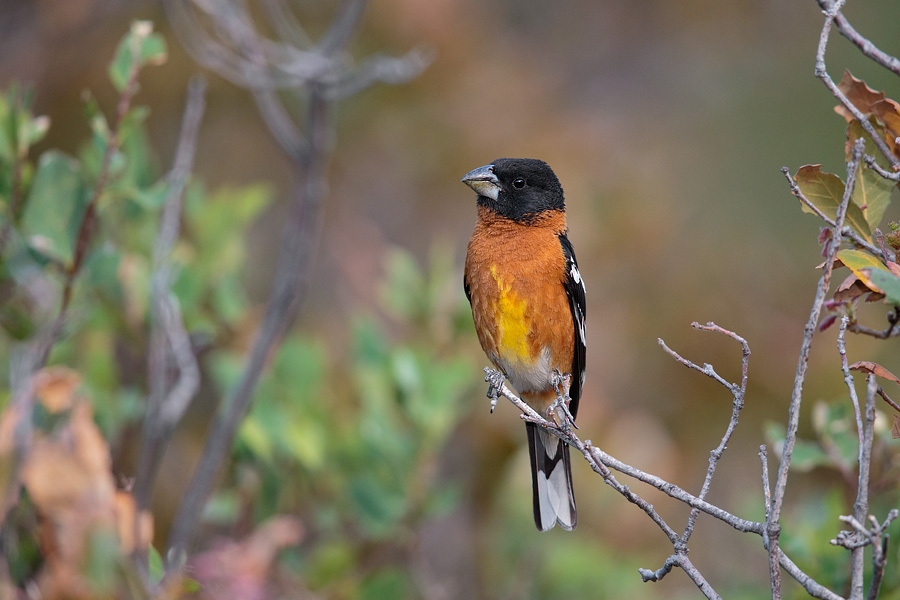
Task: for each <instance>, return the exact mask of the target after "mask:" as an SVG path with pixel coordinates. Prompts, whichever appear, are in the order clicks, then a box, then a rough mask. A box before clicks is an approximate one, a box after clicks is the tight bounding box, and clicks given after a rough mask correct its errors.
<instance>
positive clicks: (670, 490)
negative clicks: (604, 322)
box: [498, 383, 765, 543]
mask: <svg viewBox="0 0 900 600" xmlns="http://www.w3.org/2000/svg"><path fill="white" fill-rule="evenodd" d="M498 391H499V394H500V395H501V396H503V397H504V398H506V399H507V400H509V401H510V402H512V403H513V404H514V405H515V406H516V407H517V408H518V409H519V410H521V411H522V413H523V414H522V415H521V416H522V419H523V420H524V421H528V422H531V423H535V424H537V425H540V426H541V427H543V428H545V429H547V430H548V431H550V432H551V433H553V434H554V435H556V436H557V437H559V438H560V439H561V440H563V441H564V442H566V443H567V444H569V445H570V446H572V447H573V448H575V449H576V450H578V451H579V452H581V453H582V454H583V455H584V457H585V458H586V459H587V461H588V464H589V465H590V466H591V468H592V469H593V470H594V471H595V472H596V473H598V474H599V475H601V476H602V477H604V479H606V478H607V477H610V475H609V469H613V470H615V471H618V472H620V473H622V474H624V475H627V476H629V477H631V478H632V479H637V480H638V481H642V482H644V483H646V484H648V485H650V486H652V487H654V488H656V489H658V490H659V491H661V492H663V493H664V494H666V495H667V496H670V497H671V498H674V499H676V500H679V501H681V502H683V503H685V504H687V505H688V506H691V507H695V508H699V509H700V510H701V511H702V512H705V513H707V514H709V515H711V516H713V517H715V518H717V519H719V520H720V521H723V522H724V523H727V524H728V525H730V526H731V527H733V528H734V529H737V530H738V531H743V532H752V533H757V534H760V535H761V534H762V531H763V529H764V527H765V524H764V523H760V522H758V521H748V520H747V519H741V518H740V517H737V516H735V515H733V514H731V513H729V512H728V511H726V510H724V509H722V508H719V507H718V506H715V505H713V504H710V503H709V502H706V501H705V500H701V499H700V498H698V497H696V496H694V495H692V494H690V493H689V492H686V491H685V490H683V489H682V488H680V487H678V486H677V485H675V484H673V483H669V482H668V481H666V480H664V479H662V478H661V477H657V476H656V475H652V474H650V473H646V472H644V471H642V470H640V469H637V468H635V467H632V466H631V465H628V464H626V463H623V462H622V461H620V460H618V459H616V458H614V457H613V456H610V455H609V454H607V453H606V452H604V451H603V450H601V449H600V448H597V447H596V446H594V445H592V444H591V441H590V440H584V441H582V440H581V439H580V438H579V437H578V436H577V435H576V434H575V432H574V430H573V429H571V428H565V427H563V426H561V425H559V424H557V423H556V422H555V421H551V420H548V419H545V418H544V417H543V416H541V415H540V414H539V413H538V412H537V411H535V410H534V409H533V408H531V407H530V406H528V404H526V403H525V402H524V401H523V400H522V399H521V398H519V397H518V396H517V395H516V394H515V393H514V392H513V391H512V390H511V389H510V388H509V386H507V385H506V384H505V383H503V384H502V385H501V387H500V389H499V390H498ZM607 483H610V482H609V481H607ZM616 483H617V482H616ZM610 485H612V487H613V488H615V489H616V490H617V491H619V492H620V493H623V494H624V493H626V492H627V493H633V492H631V491H630V490H629V489H628V487H627V486H620V487H616V485H613V484H612V483H610ZM623 490H624V492H623ZM629 500H631V501H633V500H632V499H631V498H629ZM641 508H642V509H644V510H645V512H648V514H650V512H649V511H652V512H653V513H654V514H655V511H653V507H652V505H646V506H641ZM666 535H667V537H668V538H669V539H670V541H672V542H673V543H675V542H677V541H679V540H680V536H679V535H678V534H676V533H675V532H674V531H672V530H671V529H669V530H668V531H667V534H666Z"/></svg>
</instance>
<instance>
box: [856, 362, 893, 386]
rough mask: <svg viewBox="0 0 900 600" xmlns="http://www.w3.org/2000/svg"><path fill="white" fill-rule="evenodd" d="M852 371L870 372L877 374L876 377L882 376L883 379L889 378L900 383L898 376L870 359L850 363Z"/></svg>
mask: <svg viewBox="0 0 900 600" xmlns="http://www.w3.org/2000/svg"><path fill="white" fill-rule="evenodd" d="M850 370H851V371H862V372H863V373H870V374H872V375H875V376H876V377H881V378H882V379H887V380H889V381H893V382H895V383H900V378H897V376H896V375H894V374H893V373H891V372H890V371H888V370H887V369H885V368H884V367H882V366H881V365H879V364H878V363H876V362H872V361H870V360H861V361H859V362H855V363H853V364H852V365H850Z"/></svg>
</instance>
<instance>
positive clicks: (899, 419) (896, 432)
mask: <svg viewBox="0 0 900 600" xmlns="http://www.w3.org/2000/svg"><path fill="white" fill-rule="evenodd" d="M897 438H900V415H894V423H893V424H892V425H891V439H895V440H896V439H897Z"/></svg>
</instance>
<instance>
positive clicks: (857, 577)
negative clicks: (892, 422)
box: [850, 374, 878, 600]
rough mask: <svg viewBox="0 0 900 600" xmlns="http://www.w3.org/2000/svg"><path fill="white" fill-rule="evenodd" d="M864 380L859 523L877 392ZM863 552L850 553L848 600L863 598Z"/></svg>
mask: <svg viewBox="0 0 900 600" xmlns="http://www.w3.org/2000/svg"><path fill="white" fill-rule="evenodd" d="M866 380H867V386H866V423H865V436H864V438H863V439H862V440H861V441H862V443H861V444H860V446H861V448H860V452H859V457H860V458H859V483H858V485H857V488H856V501H855V502H854V503H853V518H854V519H855V520H856V521H857V522H859V523H862V521H864V520H865V519H866V516H867V515H868V514H869V472H870V467H871V464H872V444H873V442H874V439H875V396H876V392H877V390H878V381H877V379H876V378H875V376H874V375H872V374H870V375H868V377H867V378H866ZM863 531H865V528H863ZM864 551H865V548H864V547H862V546H860V547H858V548H854V549H853V550H851V551H850V600H862V598H863V571H864V568H865V562H864V561H865V554H864Z"/></svg>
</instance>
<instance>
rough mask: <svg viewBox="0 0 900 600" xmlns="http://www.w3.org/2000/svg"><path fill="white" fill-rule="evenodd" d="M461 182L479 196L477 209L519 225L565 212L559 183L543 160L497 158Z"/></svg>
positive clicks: (472, 172) (469, 174)
mask: <svg viewBox="0 0 900 600" xmlns="http://www.w3.org/2000/svg"><path fill="white" fill-rule="evenodd" d="M462 181H463V183H465V184H466V185H468V186H469V187H470V188H472V189H473V190H475V191H476V192H478V204H479V205H480V206H485V207H487V208H489V209H491V210H493V211H496V212H497V213H499V214H500V215H503V216H504V217H506V218H508V219H512V220H513V221H516V222H519V223H528V222H530V221H532V220H534V219H535V217H538V216H540V215H541V214H542V213H546V212H547V211H553V210H559V211H563V210H565V208H566V203H565V199H564V198H563V189H562V186H561V185H560V184H559V179H557V178H556V174H555V173H554V172H553V169H551V168H550V165H548V164H547V163H545V162H544V161H542V160H537V159H534V158H498V159H497V160H495V161H494V162H492V163H491V164H489V165H485V166H484V167H480V168H478V169H475V170H474V171H471V172H470V173H468V174H467V175H466V176H465V177H463V178H462Z"/></svg>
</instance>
